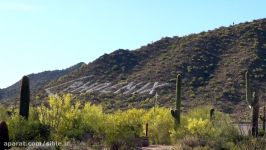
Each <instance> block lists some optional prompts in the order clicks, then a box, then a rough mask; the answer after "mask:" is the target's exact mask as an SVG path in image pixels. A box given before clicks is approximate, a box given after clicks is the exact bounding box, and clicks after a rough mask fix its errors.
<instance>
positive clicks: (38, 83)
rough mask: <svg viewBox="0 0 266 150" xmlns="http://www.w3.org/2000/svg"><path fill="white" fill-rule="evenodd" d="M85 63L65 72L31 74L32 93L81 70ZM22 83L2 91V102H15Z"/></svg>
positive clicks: (0, 98)
mask: <svg viewBox="0 0 266 150" xmlns="http://www.w3.org/2000/svg"><path fill="white" fill-rule="evenodd" d="M82 65H84V63H78V64H76V65H74V66H71V67H69V68H67V69H63V70H53V71H44V72H40V73H36V74H34V73H33V74H29V75H28V77H29V79H30V89H31V91H32V94H33V95H34V93H35V92H36V91H38V90H39V89H40V88H42V87H43V86H44V85H46V84H47V83H49V82H51V81H53V80H56V79H58V78H59V77H61V76H63V75H66V74H68V73H70V72H74V71H76V70H77V69H78V68H80V67H81V66H82ZM20 82H21V80H20V81H18V82H16V83H15V84H13V85H11V86H9V87H7V88H4V89H0V100H7V101H8V100H13V99H16V98H18V97H19V92H20V86H21V85H20Z"/></svg>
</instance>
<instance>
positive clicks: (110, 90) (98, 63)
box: [37, 19, 266, 114]
mask: <svg viewBox="0 0 266 150" xmlns="http://www.w3.org/2000/svg"><path fill="white" fill-rule="evenodd" d="M246 70H250V71H251V74H252V80H251V81H252V85H253V86H254V87H255V89H256V90H257V91H259V95H260V99H261V101H262V104H264V100H263V99H265V96H266V95H265V92H264V91H265V87H266V86H265V85H266V76H265V73H266V19H260V20H254V21H252V22H245V23H240V24H238V25H231V26H229V27H220V28H217V29H214V30H211V31H207V32H201V33H199V34H191V35H188V36H184V37H171V38H170V37H166V38H162V39H161V40H159V41H156V42H154V43H150V44H147V45H146V46H142V47H141V48H139V49H136V50H131V51H130V50H124V49H119V50H116V51H114V52H113V53H110V54H105V55H103V56H101V57H100V58H98V59H96V60H95V61H93V62H91V63H89V64H86V65H82V67H80V68H79V69H78V70H77V71H75V72H69V73H68V74H65V75H63V76H61V77H60V78H58V79H56V80H53V81H52V80H50V81H51V82H49V83H48V84H45V86H43V87H42V88H40V90H38V93H37V95H40V96H43V95H47V94H53V93H66V92H68V93H72V94H74V95H75V96H76V97H77V98H79V99H81V100H84V101H85V100H86V101H91V102H93V103H102V104H103V105H104V106H105V109H106V110H112V109H118V108H120V109H126V108H130V107H145V108H148V107H152V106H153V105H154V101H155V100H156V98H155V94H156V93H157V94H158V95H159V96H158V97H157V102H156V103H157V104H158V105H164V106H168V107H172V105H173V103H174V100H173V99H174V93H175V92H174V91H175V83H174V80H175V78H176V75H177V74H178V73H180V74H181V75H182V77H183V80H182V81H183V88H182V93H183V95H182V99H183V102H182V105H183V108H184V109H185V110H186V109H189V108H191V107H194V106H196V105H207V104H212V105H214V106H215V107H216V108H217V109H220V110H223V111H225V112H228V113H233V114H237V113H241V112H242V111H245V110H247V109H248V108H247V104H246V102H245V91H244V90H245V86H244V72H245V71H246ZM44 93H46V94H44Z"/></svg>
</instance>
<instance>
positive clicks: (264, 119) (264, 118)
mask: <svg viewBox="0 0 266 150" xmlns="http://www.w3.org/2000/svg"><path fill="white" fill-rule="evenodd" d="M260 120H261V121H262V129H263V133H264V134H265V125H266V108H265V106H264V107H263V116H260Z"/></svg>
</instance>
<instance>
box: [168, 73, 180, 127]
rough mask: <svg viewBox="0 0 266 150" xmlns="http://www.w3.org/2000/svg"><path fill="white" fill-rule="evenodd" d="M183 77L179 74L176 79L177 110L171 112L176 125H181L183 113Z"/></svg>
mask: <svg viewBox="0 0 266 150" xmlns="http://www.w3.org/2000/svg"><path fill="white" fill-rule="evenodd" d="M181 84H182V83H181V75H180V74H178V75H177V78H176V108H175V110H171V114H172V116H173V117H174V118H175V124H176V125H177V126H178V125H180V111H181Z"/></svg>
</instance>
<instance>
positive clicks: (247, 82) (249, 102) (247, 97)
mask: <svg viewBox="0 0 266 150" xmlns="http://www.w3.org/2000/svg"><path fill="white" fill-rule="evenodd" d="M245 81H246V101H247V102H248V104H249V105H250V106H252V104H253V101H252V92H251V88H250V83H249V73H248V71H247V72H246V73H245Z"/></svg>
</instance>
